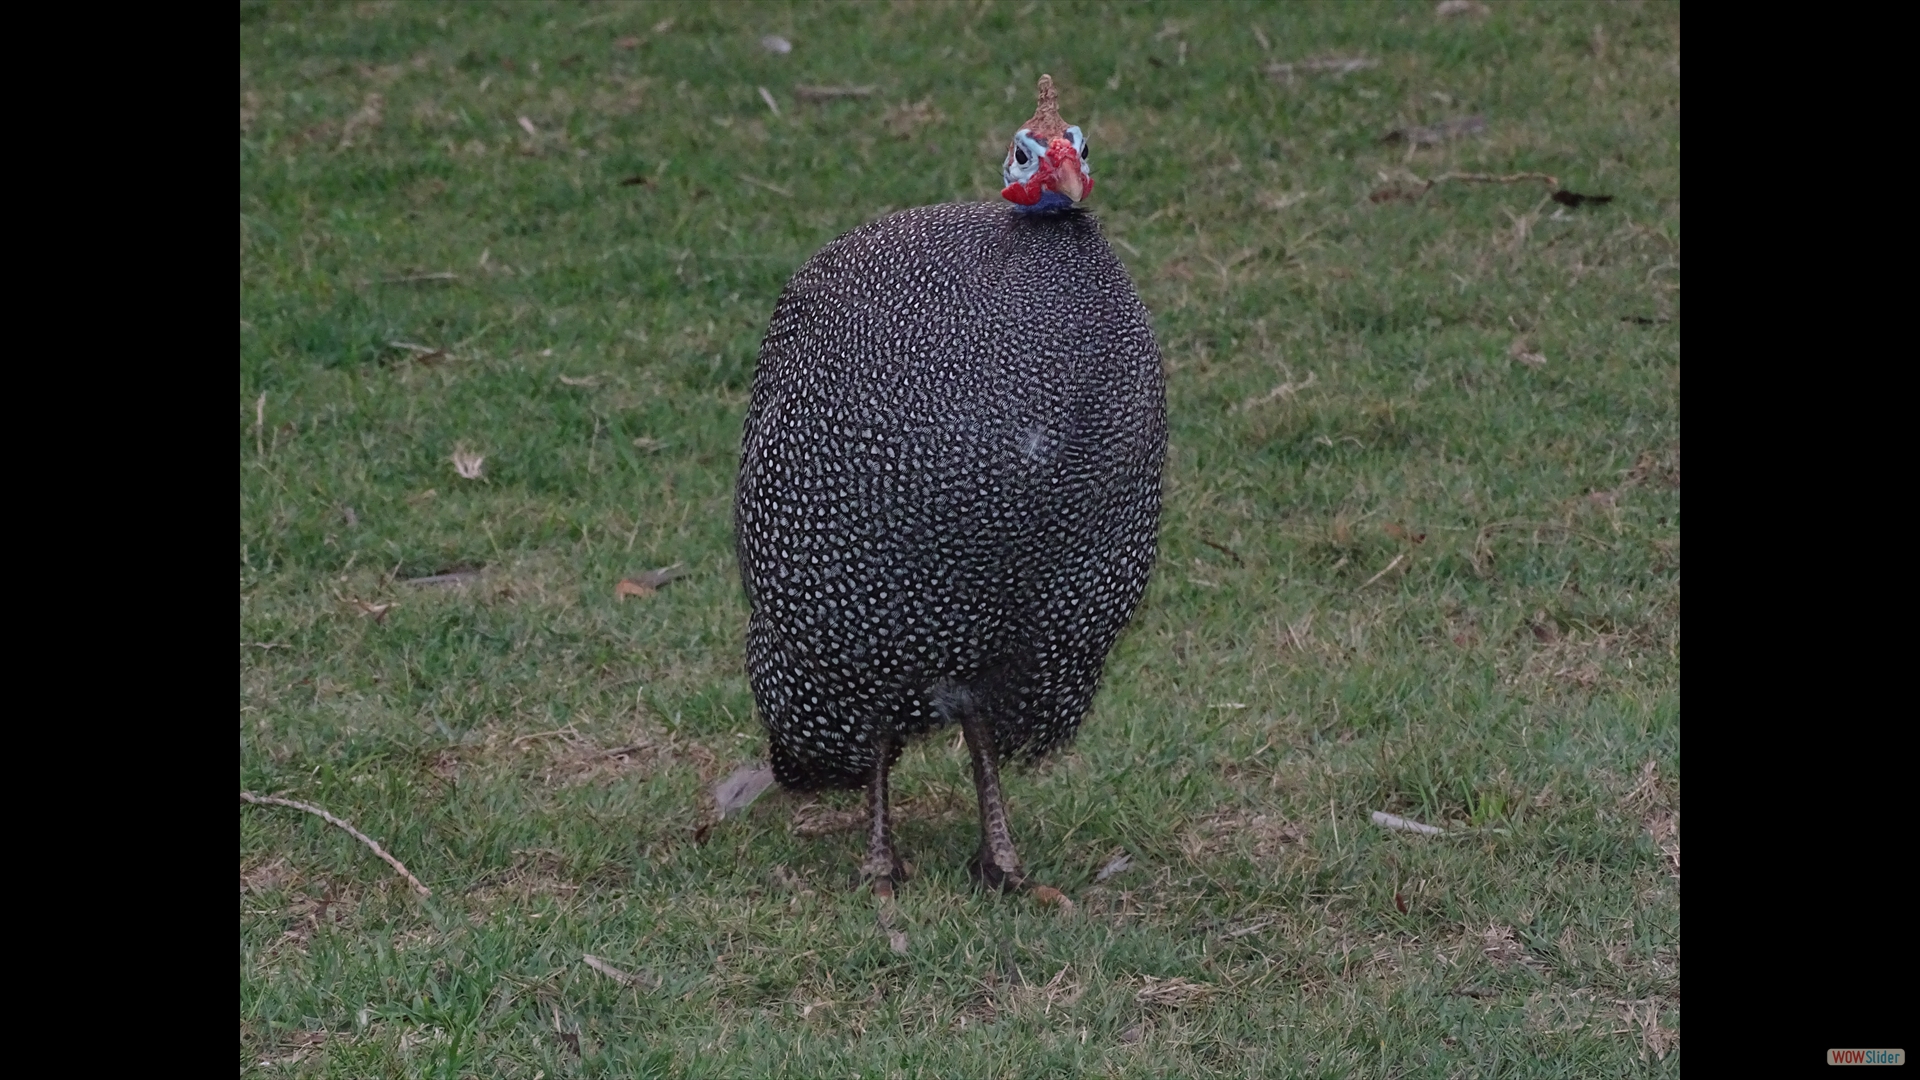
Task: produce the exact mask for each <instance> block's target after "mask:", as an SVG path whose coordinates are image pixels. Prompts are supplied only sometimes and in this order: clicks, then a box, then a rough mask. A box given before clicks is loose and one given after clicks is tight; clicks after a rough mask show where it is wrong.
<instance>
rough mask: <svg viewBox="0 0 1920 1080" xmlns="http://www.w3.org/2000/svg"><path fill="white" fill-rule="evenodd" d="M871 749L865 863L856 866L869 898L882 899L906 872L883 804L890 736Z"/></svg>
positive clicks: (904, 876) (885, 806)
mask: <svg viewBox="0 0 1920 1080" xmlns="http://www.w3.org/2000/svg"><path fill="white" fill-rule="evenodd" d="M873 749H874V755H875V756H874V762H873V778H872V779H871V780H869V781H867V860H866V861H865V862H863V863H861V864H860V879H861V880H862V881H870V882H872V883H873V895H875V896H877V897H880V898H881V899H883V900H886V899H891V898H892V897H893V889H894V886H895V885H897V884H899V883H900V882H903V881H905V880H906V879H907V873H906V868H905V867H904V866H903V865H901V862H900V857H899V856H898V855H896V854H894V851H893V818H892V813H891V810H890V809H889V807H888V805H887V770H888V769H889V768H890V767H891V764H892V763H891V761H890V760H889V759H890V758H892V756H893V753H892V751H893V739H892V737H891V736H888V735H881V736H880V737H879V738H878V739H876V740H875V741H874V747H873Z"/></svg>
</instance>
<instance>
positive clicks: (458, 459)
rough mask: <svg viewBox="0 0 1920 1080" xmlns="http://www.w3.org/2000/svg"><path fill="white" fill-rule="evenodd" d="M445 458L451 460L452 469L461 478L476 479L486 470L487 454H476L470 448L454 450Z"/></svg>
mask: <svg viewBox="0 0 1920 1080" xmlns="http://www.w3.org/2000/svg"><path fill="white" fill-rule="evenodd" d="M447 460H449V461H451V462H453V471H454V472H456V473H459V474H460V477H461V479H463V480H478V479H480V478H481V476H482V475H484V474H485V472H486V467H487V455H485V454H476V453H474V452H473V451H471V450H455V451H454V452H453V456H452V457H450V458H448V459H447Z"/></svg>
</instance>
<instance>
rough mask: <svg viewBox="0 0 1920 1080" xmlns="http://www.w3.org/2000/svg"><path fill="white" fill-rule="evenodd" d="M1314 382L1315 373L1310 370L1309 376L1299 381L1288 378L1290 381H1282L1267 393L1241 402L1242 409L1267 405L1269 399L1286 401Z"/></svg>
mask: <svg viewBox="0 0 1920 1080" xmlns="http://www.w3.org/2000/svg"><path fill="white" fill-rule="evenodd" d="M1313 383H1314V374H1313V372H1311V371H1309V372H1307V377H1306V378H1304V379H1301V380H1300V381H1299V382H1294V381H1292V379H1288V381H1286V382H1283V383H1281V384H1280V385H1279V386H1276V387H1274V388H1273V389H1271V390H1269V391H1267V392H1266V393H1264V394H1262V395H1260V396H1259V397H1250V398H1248V399H1247V400H1245V401H1243V402H1241V403H1240V410H1241V411H1242V412H1244V411H1246V410H1248V409H1252V408H1255V407H1257V406H1260V405H1265V404H1266V403H1267V402H1269V401H1284V400H1286V399H1287V398H1290V397H1292V396H1293V395H1295V394H1297V393H1299V392H1300V391H1302V390H1305V389H1306V388H1307V387H1309V386H1312V385H1313Z"/></svg>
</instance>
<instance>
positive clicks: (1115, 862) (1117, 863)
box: [1093, 851, 1133, 884]
mask: <svg viewBox="0 0 1920 1080" xmlns="http://www.w3.org/2000/svg"><path fill="white" fill-rule="evenodd" d="M1132 865H1133V856H1131V855H1129V854H1127V853H1126V852H1124V851H1122V852H1119V853H1117V854H1115V855H1114V856H1113V857H1112V858H1111V859H1108V860H1107V865H1105V866H1103V867H1101V868H1100V872H1099V873H1097V874H1095V875H1093V880H1094V882H1095V883H1096V884H1097V883H1099V882H1102V881H1105V880H1107V879H1108V878H1110V877H1112V876H1113V875H1115V874H1117V873H1119V872H1120V871H1122V870H1125V869H1126V868H1127V867H1129V866H1132Z"/></svg>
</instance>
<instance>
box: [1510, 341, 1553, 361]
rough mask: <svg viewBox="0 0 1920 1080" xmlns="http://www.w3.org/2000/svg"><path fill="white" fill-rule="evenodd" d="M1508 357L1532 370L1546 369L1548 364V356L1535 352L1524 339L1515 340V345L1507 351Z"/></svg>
mask: <svg viewBox="0 0 1920 1080" xmlns="http://www.w3.org/2000/svg"><path fill="white" fill-rule="evenodd" d="M1507 355H1508V356H1510V357H1512V358H1514V359H1515V360H1518V361H1520V362H1521V363H1522V364H1525V365H1526V366H1528V367H1531V368H1537V367H1544V366H1546V363H1547V356H1546V354H1545V353H1540V352H1535V351H1533V347H1532V346H1531V345H1530V344H1529V343H1528V342H1527V339H1526V338H1524V337H1518V338H1514V339H1513V345H1512V346H1511V347H1509V348H1508V349H1507Z"/></svg>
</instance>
